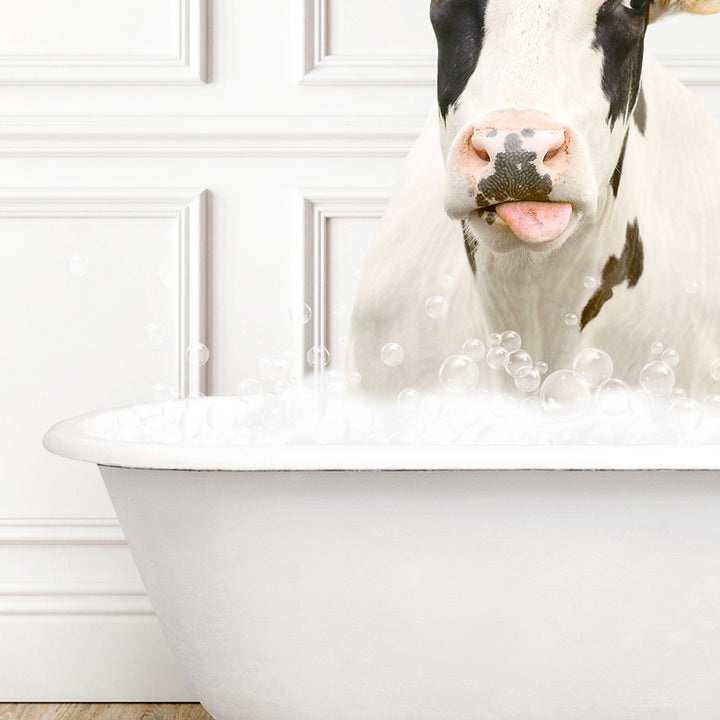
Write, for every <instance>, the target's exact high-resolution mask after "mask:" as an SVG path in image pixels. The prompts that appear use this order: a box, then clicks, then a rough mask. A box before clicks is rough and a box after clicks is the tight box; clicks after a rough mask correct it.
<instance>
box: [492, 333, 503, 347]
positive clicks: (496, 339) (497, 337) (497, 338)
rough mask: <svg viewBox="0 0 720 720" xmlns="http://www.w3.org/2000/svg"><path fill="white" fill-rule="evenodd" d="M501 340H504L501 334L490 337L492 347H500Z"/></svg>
mask: <svg viewBox="0 0 720 720" xmlns="http://www.w3.org/2000/svg"><path fill="white" fill-rule="evenodd" d="M501 340H502V335H501V334H500V333H493V334H492V335H491V336H490V345H492V346H495V345H499V344H500V341H501Z"/></svg>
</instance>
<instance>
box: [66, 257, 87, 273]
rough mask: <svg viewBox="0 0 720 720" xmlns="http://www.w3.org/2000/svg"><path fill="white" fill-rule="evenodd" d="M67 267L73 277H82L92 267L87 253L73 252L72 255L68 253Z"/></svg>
mask: <svg viewBox="0 0 720 720" xmlns="http://www.w3.org/2000/svg"><path fill="white" fill-rule="evenodd" d="M67 269H68V272H69V273H70V274H71V275H72V276H73V277H82V276H83V275H87V273H88V270H89V269H90V260H89V259H88V257H87V255H83V254H82V253H73V254H72V255H68V258H67Z"/></svg>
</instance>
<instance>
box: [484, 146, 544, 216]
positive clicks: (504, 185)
mask: <svg viewBox="0 0 720 720" xmlns="http://www.w3.org/2000/svg"><path fill="white" fill-rule="evenodd" d="M536 159H537V153H536V152H533V151H531V150H525V149H524V148H523V144H522V139H521V137H520V136H519V135H517V134H516V133H509V134H508V135H507V137H506V138H505V150H504V151H501V152H499V153H498V154H497V155H496V156H495V172H494V173H493V174H492V175H490V176H489V177H486V178H483V179H482V180H481V181H480V182H479V183H478V187H477V189H478V194H477V204H478V207H481V208H482V207H488V206H489V205H497V204H498V203H503V202H509V201H511V200H547V198H548V196H549V195H550V191H551V190H552V178H551V177H550V175H549V174H548V175H540V173H539V172H538V171H537V167H536V166H535V164H534V161H535V160H536Z"/></svg>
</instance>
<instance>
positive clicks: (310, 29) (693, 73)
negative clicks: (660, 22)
mask: <svg viewBox="0 0 720 720" xmlns="http://www.w3.org/2000/svg"><path fill="white" fill-rule="evenodd" d="M329 12H330V0H305V38H304V39H305V57H304V75H303V77H302V79H301V81H300V82H301V84H303V85H421V86H434V85H435V84H436V81H437V80H436V76H437V70H436V63H437V59H436V55H434V54H428V55H390V54H383V55H370V54H368V55H334V54H332V53H331V52H330V45H331V43H330V22H329ZM657 59H658V60H659V61H660V62H661V63H662V64H663V65H665V66H666V67H667V68H668V69H669V70H671V71H672V72H674V73H676V74H677V75H678V76H679V77H680V80H681V81H682V82H683V83H685V84H686V85H707V86H717V85H720V55H715V54H712V55H658V56H657Z"/></svg>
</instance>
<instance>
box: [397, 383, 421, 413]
mask: <svg viewBox="0 0 720 720" xmlns="http://www.w3.org/2000/svg"><path fill="white" fill-rule="evenodd" d="M420 400H421V397H420V393H419V392H418V391H417V390H415V389H414V388H405V389H404V390H401V391H400V393H399V394H398V398H397V403H398V407H399V408H400V410H401V411H402V412H403V413H405V414H406V415H412V414H413V413H414V412H415V411H416V410H417V409H418V407H419V406H420Z"/></svg>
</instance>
